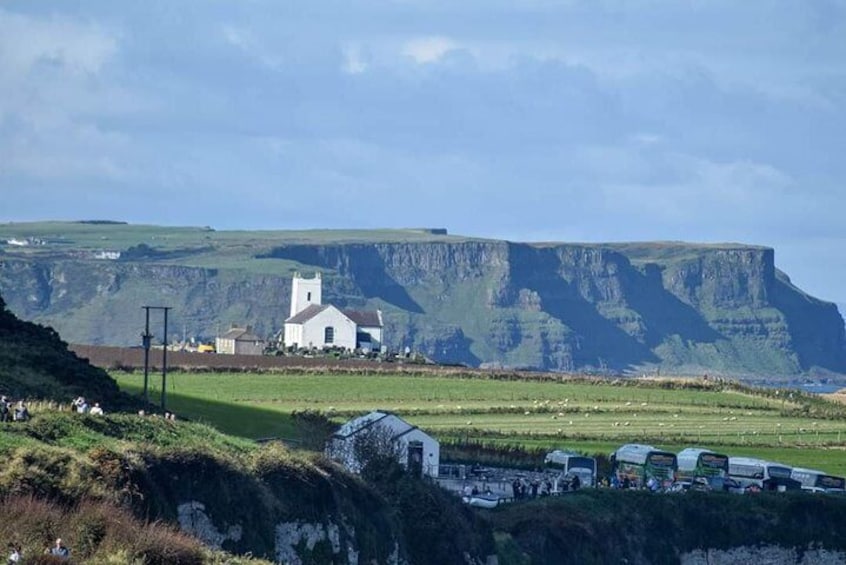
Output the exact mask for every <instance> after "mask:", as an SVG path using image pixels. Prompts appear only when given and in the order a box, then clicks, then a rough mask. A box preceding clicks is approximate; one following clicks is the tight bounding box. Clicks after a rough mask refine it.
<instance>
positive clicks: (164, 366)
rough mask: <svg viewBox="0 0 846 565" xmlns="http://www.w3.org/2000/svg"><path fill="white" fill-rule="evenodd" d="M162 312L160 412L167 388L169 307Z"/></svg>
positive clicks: (165, 307) (163, 404) (164, 307)
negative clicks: (162, 342)
mask: <svg viewBox="0 0 846 565" xmlns="http://www.w3.org/2000/svg"><path fill="white" fill-rule="evenodd" d="M162 309H163V310H164V349H162V410H164V409H165V390H166V388H167V386H166V385H167V311H168V310H170V306H163V307H162Z"/></svg>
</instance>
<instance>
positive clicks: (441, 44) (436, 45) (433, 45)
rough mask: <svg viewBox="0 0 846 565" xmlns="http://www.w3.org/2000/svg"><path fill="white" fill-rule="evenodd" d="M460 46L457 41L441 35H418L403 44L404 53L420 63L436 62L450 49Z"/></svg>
mask: <svg viewBox="0 0 846 565" xmlns="http://www.w3.org/2000/svg"><path fill="white" fill-rule="evenodd" d="M458 48H459V44H458V43H456V42H455V41H453V40H451V39H449V38H447V37H441V36H429V37H418V38H415V39H411V40H409V41H407V42H405V44H404V45H403V46H402V54H403V55H405V56H406V57H410V58H412V59H414V61H415V62H416V63H418V64H420V65H425V64H427V63H434V62H436V61H438V60H439V59H441V58H442V57H443V56H444V55H446V54H447V53H449V52H450V51H454V50H456V49H458Z"/></svg>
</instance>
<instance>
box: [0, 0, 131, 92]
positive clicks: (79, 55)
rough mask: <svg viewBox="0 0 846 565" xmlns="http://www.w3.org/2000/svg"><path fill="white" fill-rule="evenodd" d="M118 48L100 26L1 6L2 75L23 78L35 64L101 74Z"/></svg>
mask: <svg viewBox="0 0 846 565" xmlns="http://www.w3.org/2000/svg"><path fill="white" fill-rule="evenodd" d="M116 51H117V38H116V37H115V35H114V34H113V33H112V32H109V31H107V30H105V29H103V28H102V27H101V26H98V25H96V24H90V23H82V22H78V21H75V20H73V19H70V18H65V17H61V16H52V17H49V18H45V19H36V18H32V17H28V16H23V15H19V14H14V13H10V12H8V11H6V10H4V9H2V8H0V76H2V77H4V79H6V80H9V79H10V78H11V79H17V80H20V78H21V77H22V76H25V75H26V74H27V73H29V72H31V71H32V70H33V69H34V68H35V67H36V66H43V67H52V68H57V67H58V68H60V69H61V70H62V71H63V72H65V73H67V74H71V75H93V74H97V73H99V72H100V71H101V70H102V69H103V67H104V65H106V64H107V63H108V62H109V61H110V60H111V59H112V57H113V56H114V55H115V53H116Z"/></svg>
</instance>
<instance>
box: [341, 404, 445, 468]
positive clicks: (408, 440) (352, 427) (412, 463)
mask: <svg viewBox="0 0 846 565" xmlns="http://www.w3.org/2000/svg"><path fill="white" fill-rule="evenodd" d="M374 449H389V450H391V451H392V452H394V453H395V454H396V457H397V460H398V461H399V463H400V464H401V465H402V466H403V467H405V468H406V469H408V470H409V471H410V472H412V473H415V474H417V475H426V476H429V477H435V478H436V477H437V476H438V465H439V464H440V456H441V455H440V444H439V443H438V440H436V439H435V438H433V437H432V436H430V435H428V434H427V433H425V432H423V431H422V430H420V428H418V427H417V426H412V425H411V424H409V423H408V422H406V421H405V420H403V419H402V418H400V417H399V416H397V415H396V414H392V413H390V412H386V411H383V410H380V411H374V412H370V413H369V414H366V415H364V416H360V417H358V418H355V419H353V420H350V421H349V422H347V423H346V424H344V425H343V426H341V429H339V430H338V431H337V432H335V433H334V434H332V437H331V438H330V439H329V441H328V443H327V444H326V455H327V456H329V457H330V458H332V459H334V460H335V461H338V462H339V463H341V464H342V465H344V467H346V468H347V469H349V470H350V471H352V472H354V473H357V472H359V471H361V466H362V461H361V460H360V458H361V454H362V452H365V453H367V451H368V450H374Z"/></svg>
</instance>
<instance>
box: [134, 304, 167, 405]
mask: <svg viewBox="0 0 846 565" xmlns="http://www.w3.org/2000/svg"><path fill="white" fill-rule="evenodd" d="M142 308H143V309H144V310H145V312H146V324H145V326H144V333H143V334H141V343H142V344H143V345H144V400H146V401H147V402H149V401H150V398H149V389H148V382H149V373H150V346H151V345H152V341H153V335H152V334H151V333H150V310H162V311H163V312H164V337H163V338H162V343H163V345H164V347H163V348H162V400H161V402H162V410H164V409H165V401H166V396H165V386H166V385H167V313H168V310H172V309H173V308H172V307H170V306H142Z"/></svg>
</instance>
